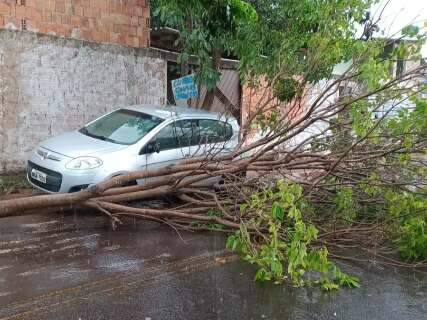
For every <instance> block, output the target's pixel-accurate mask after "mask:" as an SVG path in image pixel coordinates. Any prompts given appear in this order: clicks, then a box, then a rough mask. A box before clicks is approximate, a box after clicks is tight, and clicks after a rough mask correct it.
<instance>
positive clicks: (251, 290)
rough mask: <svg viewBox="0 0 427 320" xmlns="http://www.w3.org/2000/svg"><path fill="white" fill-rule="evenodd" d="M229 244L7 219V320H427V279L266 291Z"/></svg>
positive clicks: (369, 279)
mask: <svg viewBox="0 0 427 320" xmlns="http://www.w3.org/2000/svg"><path fill="white" fill-rule="evenodd" d="M224 242H225V240H224V238H223V237H221V236H219V235H214V234H192V233H185V234H183V233H181V234H180V235H178V234H177V233H176V232H175V231H173V230H172V229H170V228H167V227H159V226H158V225H157V224H151V223H146V222H145V223H141V222H138V223H134V222H133V221H130V222H129V223H128V224H127V225H126V226H122V227H121V228H120V230H119V231H115V232H114V231H111V228H110V226H109V224H108V222H107V221H106V220H105V218H104V217H96V216H92V215H88V214H86V215H82V214H79V215H73V214H68V215H36V216H27V217H15V218H7V219H2V220H1V224H0V320H4V319H75V320H78V319H82V320H85V319H120V320H125V319H153V320H154V319H203V320H208V319H346V320H347V319H387V320H388V319H427V275H426V273H423V272H416V273H414V272H410V271H408V270H395V269H393V270H390V269H383V268H381V267H379V266H370V267H366V266H357V265H354V264H352V265H348V264H346V265H344V266H343V267H344V269H345V270H346V271H348V272H351V273H353V274H356V275H359V276H360V278H361V281H362V287H361V288H360V289H355V290H347V289H343V290H340V291H337V292H332V293H325V292H322V291H320V290H319V289H313V288H311V289H310V288H292V287H289V286H283V285H282V286H280V285H274V284H260V283H255V282H253V281H252V278H253V275H254V269H253V268H252V266H250V265H248V264H246V263H243V262H241V261H239V260H238V259H237V258H236V257H235V256H232V255H230V254H229V253H227V252H225V251H224V250H223V248H224Z"/></svg>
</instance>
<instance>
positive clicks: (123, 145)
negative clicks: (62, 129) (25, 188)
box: [27, 105, 239, 193]
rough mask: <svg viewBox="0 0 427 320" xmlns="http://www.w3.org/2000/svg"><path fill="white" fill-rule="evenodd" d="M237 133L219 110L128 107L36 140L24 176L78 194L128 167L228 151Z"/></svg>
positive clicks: (153, 165) (129, 169) (38, 185)
mask: <svg viewBox="0 0 427 320" xmlns="http://www.w3.org/2000/svg"><path fill="white" fill-rule="evenodd" d="M238 136H239V125H238V123H237V120H236V119H235V118H232V117H226V116H223V115H220V114H218V113H211V112H206V111H201V110H197V109H191V108H181V107H175V106H146V105H138V106H131V107H126V108H121V109H118V110H115V111H113V112H111V113H108V114H106V115H104V116H102V117H100V118H98V119H96V120H94V121H92V122H90V123H88V124H87V125H86V126H84V127H83V128H81V129H80V130H77V131H73V132H68V133H64V134H62V135H59V136H57V137H54V138H51V139H49V140H46V141H44V142H42V143H40V144H39V146H38V147H37V148H36V150H35V151H34V152H33V153H32V154H31V157H30V159H29V161H28V168H27V178H28V181H29V182H30V183H31V184H32V185H33V186H34V187H35V188H37V189H40V190H42V191H45V192H48V193H68V192H77V191H80V190H82V189H85V188H87V187H89V186H91V185H94V184H97V183H99V182H101V181H103V180H106V179H109V178H111V177H115V176H119V175H124V174H127V173H129V172H132V171H136V170H143V169H153V168H160V167H164V166H167V165H170V164H173V163H177V162H179V161H180V160H182V159H185V158H189V157H196V156H201V155H204V154H207V153H215V154H217V153H228V152H231V151H232V150H233V149H234V148H235V147H236V146H237V144H238ZM143 182H144V181H143V180H141V181H138V183H143Z"/></svg>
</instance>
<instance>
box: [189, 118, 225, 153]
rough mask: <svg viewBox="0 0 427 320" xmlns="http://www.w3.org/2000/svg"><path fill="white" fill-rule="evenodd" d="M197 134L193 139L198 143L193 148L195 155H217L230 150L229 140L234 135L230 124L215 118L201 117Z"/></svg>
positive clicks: (192, 151)
mask: <svg viewBox="0 0 427 320" xmlns="http://www.w3.org/2000/svg"><path fill="white" fill-rule="evenodd" d="M197 127H198V131H197V135H196V136H195V137H193V140H197V141H198V143H196V144H194V145H193V146H192V148H191V153H192V154H193V155H195V156H202V155H217V154H224V153H228V152H230V146H229V143H228V142H229V140H230V139H231V137H232V136H233V129H232V127H231V125H230V124H228V123H225V122H223V121H218V120H213V119H199V120H198V122H197Z"/></svg>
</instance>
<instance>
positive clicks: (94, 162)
mask: <svg viewBox="0 0 427 320" xmlns="http://www.w3.org/2000/svg"><path fill="white" fill-rule="evenodd" d="M100 166H102V160H101V159H98V158H94V157H79V158H75V159H73V160H71V161H70V162H68V163H67V164H66V165H65V168H67V169H71V170H87V169H95V168H98V167H100Z"/></svg>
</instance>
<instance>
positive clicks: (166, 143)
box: [155, 123, 179, 151]
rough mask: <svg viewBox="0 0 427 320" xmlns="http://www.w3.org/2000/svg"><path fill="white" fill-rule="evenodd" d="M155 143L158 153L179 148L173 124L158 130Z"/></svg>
mask: <svg viewBox="0 0 427 320" xmlns="http://www.w3.org/2000/svg"><path fill="white" fill-rule="evenodd" d="M155 141H156V143H157V146H158V148H159V151H163V150H168V149H176V148H179V144H178V139H177V133H176V127H175V123H171V124H170V125H168V126H166V127H164V128H163V129H162V130H160V132H159V133H158V134H157V135H156V138H155Z"/></svg>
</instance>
